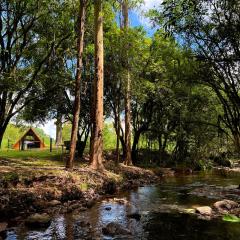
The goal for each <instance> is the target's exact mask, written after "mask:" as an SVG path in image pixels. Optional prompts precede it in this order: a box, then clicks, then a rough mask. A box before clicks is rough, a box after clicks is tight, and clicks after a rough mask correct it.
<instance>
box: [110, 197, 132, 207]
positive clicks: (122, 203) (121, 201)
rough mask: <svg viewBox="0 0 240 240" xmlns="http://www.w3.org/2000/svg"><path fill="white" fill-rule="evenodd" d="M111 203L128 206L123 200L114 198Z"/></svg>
mask: <svg viewBox="0 0 240 240" xmlns="http://www.w3.org/2000/svg"><path fill="white" fill-rule="evenodd" d="M113 201H114V202H116V203H118V204H121V205H128V204H129V202H128V201H127V200H126V199H125V198H114V199H113Z"/></svg>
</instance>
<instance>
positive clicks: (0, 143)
mask: <svg viewBox="0 0 240 240" xmlns="http://www.w3.org/2000/svg"><path fill="white" fill-rule="evenodd" d="M4 132H5V130H3V129H2V128H0V149H1V147H2V140H3V135H4Z"/></svg>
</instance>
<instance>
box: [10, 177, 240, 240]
mask: <svg viewBox="0 0 240 240" xmlns="http://www.w3.org/2000/svg"><path fill="white" fill-rule="evenodd" d="M239 183H240V177H239V176H238V177H227V178H226V177H222V176H218V175H213V174H203V175H200V174H198V175H189V176H182V177H172V178H168V179H165V180H163V181H162V182H161V183H160V184H159V185H154V186H143V187H139V188H138V189H136V190H131V191H129V192H125V193H122V194H120V195H119V196H116V197H115V199H114V198H109V199H106V200H104V201H101V202H99V203H97V204H96V205H95V206H94V207H93V208H92V209H90V210H87V211H84V212H82V213H80V214H78V215H73V214H67V215H57V216H55V217H54V219H53V221H52V222H51V225H50V226H49V227H48V228H47V229H41V230H30V229H28V228H26V227H24V225H21V226H15V227H13V228H11V229H10V230H9V231H8V232H7V236H6V239H7V240H15V239H18V240H23V239H29V240H30V239H41V240H50V239H57V240H58V239H59V240H60V239H61V240H62V239H67V240H73V239H89V240H90V239H93V240H97V239H104V240H110V239H119V240H120V239H126V240H127V239H146V240H147V239H151V240H155V239H166V240H172V239H185V240H188V239H189V240H190V239H191V240H198V239H200V240H208V239H214V240H239V239H240V223H230V222H224V221H223V220H222V219H215V220H204V219H199V218H198V217H197V216H195V215H190V214H186V213H185V214H184V213H180V212H181V209H188V208H193V207H196V206H205V205H207V206H211V205H212V204H213V203H214V202H216V201H218V200H222V199H225V198H227V199H231V200H235V201H240V190H237V191H235V189H236V188H237V186H238V185H239ZM116 198H117V199H116ZM132 213H139V214H140V215H139V216H140V217H141V219H140V220H139V219H135V218H131V217H129V214H132ZM111 222H117V223H118V224H120V225H121V226H122V227H123V228H124V229H127V230H128V231H130V232H131V235H124V234H119V235H118V236H112V237H111V236H107V235H104V234H103V233H102V232H103V231H102V228H103V227H105V226H106V225H107V224H108V223H111Z"/></svg>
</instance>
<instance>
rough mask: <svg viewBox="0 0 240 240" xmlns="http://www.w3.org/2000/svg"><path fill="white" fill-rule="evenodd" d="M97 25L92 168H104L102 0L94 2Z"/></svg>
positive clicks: (95, 22) (95, 23)
mask: <svg viewBox="0 0 240 240" xmlns="http://www.w3.org/2000/svg"><path fill="white" fill-rule="evenodd" d="M94 16H95V17H94V18H95V21H94V25H95V79H94V91H93V94H94V105H93V106H94V109H93V110H94V111H93V123H92V134H91V135H92V138H91V140H92V143H91V152H90V162H91V168H93V169H95V170H103V169H104V166H103V163H102V161H103V61H104V55H103V11H102V0H95V2H94Z"/></svg>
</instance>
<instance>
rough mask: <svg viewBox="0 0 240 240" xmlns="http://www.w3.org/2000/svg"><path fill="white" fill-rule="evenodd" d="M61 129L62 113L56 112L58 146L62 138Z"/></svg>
mask: <svg viewBox="0 0 240 240" xmlns="http://www.w3.org/2000/svg"><path fill="white" fill-rule="evenodd" d="M62 129H63V124H62V114H61V113H57V121H56V146H60V145H62V143H63V139H62Z"/></svg>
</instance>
